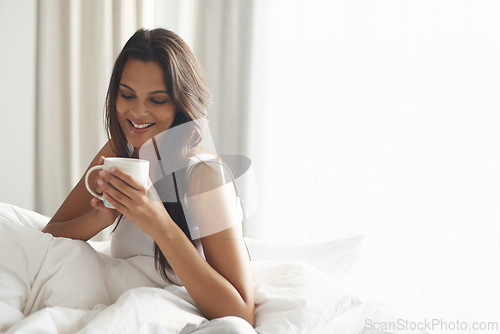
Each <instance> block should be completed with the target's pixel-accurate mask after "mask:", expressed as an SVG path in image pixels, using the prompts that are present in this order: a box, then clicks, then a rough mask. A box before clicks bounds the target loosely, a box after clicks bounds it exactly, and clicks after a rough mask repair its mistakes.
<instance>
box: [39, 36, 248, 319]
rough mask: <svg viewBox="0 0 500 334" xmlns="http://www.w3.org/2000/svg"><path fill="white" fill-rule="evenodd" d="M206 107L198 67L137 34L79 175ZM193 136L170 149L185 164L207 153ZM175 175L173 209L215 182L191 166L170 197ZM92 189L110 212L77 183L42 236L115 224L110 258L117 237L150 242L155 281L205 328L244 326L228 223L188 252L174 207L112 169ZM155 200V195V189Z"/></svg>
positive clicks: (238, 267) (182, 51)
mask: <svg viewBox="0 0 500 334" xmlns="http://www.w3.org/2000/svg"><path fill="white" fill-rule="evenodd" d="M210 98H211V96H210V93H209V92H208V90H207V88H206V86H205V81H204V78H203V76H202V71H201V69H200V66H199V65H198V62H197V60H196V59H195V57H194V55H193V54H192V52H191V50H190V49H189V47H188V46H187V45H186V44H185V42H184V41H183V40H182V39H180V38H179V37H178V36H177V35H175V34H174V33H172V32H170V31H167V30H164V29H154V30H144V29H141V30H139V31H137V32H136V33H135V34H134V35H133V36H132V37H131V38H130V39H129V41H128V42H127V43H126V45H125V47H124V48H123V50H122V52H121V53H120V55H119V56H118V58H117V60H116V63H115V66H114V69H113V73H112V76H111V81H110V85H109V88H108V93H107V99H106V128H107V132H108V137H109V140H108V142H107V143H106V144H105V145H104V147H103V148H102V149H101V151H100V152H99V153H98V154H97V155H96V157H95V158H94V160H93V161H92V162H91V163H90V165H89V168H90V167H92V166H95V165H97V164H102V163H103V161H104V157H113V156H120V157H133V158H138V157H139V156H140V154H141V148H142V147H143V145H145V144H146V143H151V140H153V142H154V140H155V138H157V137H158V136H159V135H161V134H162V133H164V132H165V131H166V130H168V129H172V128H175V127H177V126H180V125H182V124H186V123H188V122H191V121H195V120H200V119H203V118H204V117H205V116H206V115H205V114H206V108H207V106H208V105H209V103H210ZM195 124H197V123H195ZM201 133H202V129H200V128H199V126H194V127H193V131H192V133H191V134H190V136H189V138H187V139H188V140H180V141H179V142H181V143H182V146H181V147H179V146H177V147H176V146H175V145H171V148H172V150H174V151H176V154H177V153H179V154H181V155H182V156H183V157H185V158H186V159H188V160H189V159H190V157H191V156H200V155H201V154H205V155H206V154H207V153H209V152H207V151H206V150H205V149H203V148H202V147H201V145H200V141H201V139H202V138H201ZM155 148H156V143H155ZM157 153H158V152H157ZM158 158H160V156H159V155H158ZM190 166H191V165H190ZM94 174H96V175H94ZM175 174H181V173H173V175H172V176H173V180H174V185H175V189H174V187H170V188H169V191H173V190H175V193H176V195H177V199H179V195H180V196H181V197H182V196H183V195H186V194H182V192H183V191H184V192H186V193H187V195H190V193H192V194H195V193H200V192H204V191H206V190H209V189H212V188H216V187H218V186H220V185H221V182H223V181H221V180H222V178H223V177H224V175H221V173H220V172H218V170H217V169H215V168H212V167H211V166H210V165H209V164H208V163H200V164H197V165H195V166H194V167H193V166H191V167H190V168H189V173H183V175H184V176H185V177H186V179H185V180H184V181H185V184H186V187H185V189H184V190H182V189H178V188H177V183H180V182H177V179H179V178H181V177H182V176H180V175H177V179H176V175H175ZM92 179H93V182H91V183H93V184H94V185H95V187H96V188H95V189H96V191H97V192H98V193H103V194H104V197H106V199H107V200H108V201H109V202H110V203H111V204H112V205H113V206H114V207H115V208H116V209H109V208H107V207H105V206H104V205H103V202H102V201H101V200H99V199H97V198H95V197H94V198H93V197H92V195H90V194H89V192H88V191H87V190H86V188H85V182H84V179H83V178H82V180H80V182H79V183H78V184H77V185H76V186H75V188H74V189H73V190H72V191H71V193H70V194H69V195H68V197H67V198H66V200H65V201H64V203H63V204H62V205H61V207H60V208H59V210H58V211H57V212H56V214H55V215H54V216H53V217H52V219H51V220H50V222H49V223H48V224H47V225H46V226H45V228H44V229H43V231H44V232H46V233H50V234H52V235H53V236H59V237H67V238H74V239H81V240H88V239H90V238H92V237H93V236H95V235H96V234H97V233H99V232H100V231H101V230H103V229H104V228H106V227H108V226H110V225H112V224H113V223H114V222H115V220H116V219H117V218H118V216H120V215H122V216H123V219H121V220H120V221H119V224H118V226H117V227H116V232H115V233H113V236H112V238H113V243H115V244H117V245H118V246H117V247H115V248H116V249H118V250H119V249H120V248H122V249H123V248H127V247H128V245H120V240H117V239H119V236H120V235H121V234H120V229H121V228H122V227H123V228H124V229H129V230H130V226H129V225H131V226H132V227H133V228H136V230H137V231H138V232H140V233H145V234H146V239H149V240H151V242H153V241H154V247H155V263H156V266H157V269H158V271H159V272H160V274H162V276H163V277H165V278H166V279H168V278H170V279H171V280H173V281H176V280H177V279H178V281H180V282H179V283H181V284H182V285H184V286H185V288H186V289H187V291H188V292H189V294H190V295H191V296H192V298H193V300H194V301H195V302H196V304H197V306H198V307H199V309H200V310H201V312H202V313H203V314H204V315H205V316H206V317H207V318H208V319H215V318H222V317H227V316H236V317H239V318H241V319H244V320H246V321H247V322H248V323H249V324H251V325H252V326H253V324H254V317H255V316H254V308H255V306H254V296H253V283H252V278H251V273H250V270H249V259H248V254H247V252H246V250H245V246H244V243H243V239H242V237H241V233H240V229H239V225H238V224H239V223H240V222H235V221H233V222H230V223H229V224H228V226H229V228H226V229H223V230H222V231H220V232H216V233H212V234H208V235H204V236H202V237H201V238H200V239H199V240H197V242H193V241H192V240H190V236H189V229H187V228H186V215H185V214H184V212H183V210H182V209H183V206H181V205H180V203H179V201H177V202H176V203H162V201H157V200H154V199H151V196H148V189H146V187H144V186H142V185H140V184H139V183H137V182H136V181H135V180H134V179H133V178H132V177H131V176H130V175H128V174H126V173H124V172H123V171H121V170H120V169H115V170H110V171H109V172H106V171H100V172H99V173H93V174H92V175H91V180H92ZM164 184H168V183H165V182H158V183H156V184H155V186H156V188H159V186H160V185H164ZM171 184H172V183H170V185H171ZM200 189H201V190H200ZM157 190H158V192H159V193H160V192H162V191H163V190H164V189H157ZM179 193H181V194H179ZM215 196H217V194H215ZM216 200H217V201H219V202H222V204H224V202H225V201H230V200H231V199H228V198H226V197H224V196H220V197H219V198H216ZM222 207H224V205H223V206H222ZM227 207H230V205H228V206H227ZM184 208H185V206H184ZM186 214H187V213H186ZM217 214H220V217H221V218H220V219H226V220H227V219H232V218H228V217H234V215H227V214H225V213H224V212H219V213H217ZM212 216H213V215H212ZM212 218H213V217H212ZM197 219H198V220H203V219H204V218H203V217H197ZM199 223H201V224H203V221H201V222H199ZM127 224H129V225H127ZM127 226H129V227H127ZM137 228H138V229H137ZM130 231H132V230H130ZM124 233H127V232H126V231H125V232H124ZM138 240H145V239H144V238H142V239H138ZM145 242H146V243H147V241H145ZM139 243H141V241H138V242H136V243H135V244H133V245H131V247H132V249H133V248H134V247H137V246H139V247H140V245H137V244H139ZM196 246H199V247H196ZM128 251H129V252H130V250H128ZM131 255H133V254H131ZM172 272H173V273H175V275H172Z"/></svg>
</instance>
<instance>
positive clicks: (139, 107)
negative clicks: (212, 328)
mask: <svg viewBox="0 0 500 334" xmlns="http://www.w3.org/2000/svg"><path fill="white" fill-rule="evenodd" d="M131 112H132V115H134V116H135V117H142V116H145V115H147V114H148V107H147V105H146V103H138V104H136V105H135V106H134V107H133V108H132V109H131Z"/></svg>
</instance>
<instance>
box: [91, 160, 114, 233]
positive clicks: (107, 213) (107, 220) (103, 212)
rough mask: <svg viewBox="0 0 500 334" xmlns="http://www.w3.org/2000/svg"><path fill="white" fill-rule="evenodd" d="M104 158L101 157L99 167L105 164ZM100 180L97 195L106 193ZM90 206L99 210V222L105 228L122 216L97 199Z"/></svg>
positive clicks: (93, 199)
mask: <svg viewBox="0 0 500 334" xmlns="http://www.w3.org/2000/svg"><path fill="white" fill-rule="evenodd" d="M104 158H105V157H104V156H100V157H99V163H98V164H99V165H102V164H104ZM100 179H101V178H100V177H98V178H97V188H96V193H98V194H102V193H103V192H104V188H103V187H102V186H101V185H100V182H99V180H100ZM90 205H92V207H93V208H95V209H97V210H99V220H100V221H101V222H102V223H103V225H104V226H110V225H111V224H113V223H114V221H115V220H116V218H117V217H118V215H119V214H120V213H119V212H118V211H117V210H114V209H110V208H108V207H107V206H105V205H104V203H103V201H101V200H100V199H99V198H97V197H93V198H92V200H91V201H90Z"/></svg>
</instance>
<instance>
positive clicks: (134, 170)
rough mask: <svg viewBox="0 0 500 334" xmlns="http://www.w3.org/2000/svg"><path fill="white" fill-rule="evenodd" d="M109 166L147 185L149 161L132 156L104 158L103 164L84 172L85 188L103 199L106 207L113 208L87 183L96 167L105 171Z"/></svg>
mask: <svg viewBox="0 0 500 334" xmlns="http://www.w3.org/2000/svg"><path fill="white" fill-rule="evenodd" d="M111 167H116V168H120V169H121V170H123V171H124V172H126V173H128V174H130V175H131V176H132V177H133V178H134V179H136V180H137V181H138V182H141V183H142V184H144V185H147V184H148V179H149V161H148V160H142V159H132V158H104V164H102V165H97V166H94V167H92V168H90V169H89V170H88V171H87V173H86V174H85V186H86V187H87V190H88V191H89V192H90V193H91V194H92V195H93V196H95V197H97V198H99V199H100V200H101V201H103V202H104V205H105V206H106V207H108V208H110V209H114V208H115V207H114V206H113V205H111V203H109V202H108V200H107V199H106V198H105V197H104V196H102V195H99V194H97V193H96V192H94V191H93V190H92V189H91V188H90V185H89V175H90V173H92V172H93V171H94V170H96V169H103V170H106V171H107V170H109V169H110V168H111Z"/></svg>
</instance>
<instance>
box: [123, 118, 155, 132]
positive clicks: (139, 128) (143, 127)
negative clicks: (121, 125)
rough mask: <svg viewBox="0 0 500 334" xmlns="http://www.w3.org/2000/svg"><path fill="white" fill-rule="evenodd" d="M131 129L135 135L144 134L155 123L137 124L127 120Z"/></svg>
mask: <svg viewBox="0 0 500 334" xmlns="http://www.w3.org/2000/svg"><path fill="white" fill-rule="evenodd" d="M127 121H128V123H129V125H130V129H131V130H132V131H133V132H135V133H144V132H146V131H148V130H149V128H151V127H152V126H153V125H154V124H155V123H135V122H133V121H131V120H129V119H127Z"/></svg>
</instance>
